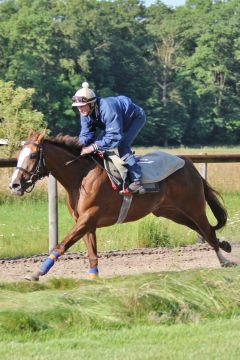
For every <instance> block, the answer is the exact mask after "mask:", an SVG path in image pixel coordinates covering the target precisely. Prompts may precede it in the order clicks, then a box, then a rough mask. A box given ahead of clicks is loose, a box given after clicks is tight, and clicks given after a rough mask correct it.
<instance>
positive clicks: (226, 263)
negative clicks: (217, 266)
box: [221, 261, 238, 267]
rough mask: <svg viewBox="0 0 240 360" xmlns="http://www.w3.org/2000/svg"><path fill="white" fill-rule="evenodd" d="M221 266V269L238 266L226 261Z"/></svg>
mask: <svg viewBox="0 0 240 360" xmlns="http://www.w3.org/2000/svg"><path fill="white" fill-rule="evenodd" d="M221 265H222V267H236V266H238V264H237V263H235V262H234V261H226V262H224V263H223V264H221Z"/></svg>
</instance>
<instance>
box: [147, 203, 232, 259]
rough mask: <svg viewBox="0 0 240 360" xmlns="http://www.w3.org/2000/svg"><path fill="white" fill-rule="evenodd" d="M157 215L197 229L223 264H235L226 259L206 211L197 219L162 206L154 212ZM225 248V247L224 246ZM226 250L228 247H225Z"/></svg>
mask: <svg viewBox="0 0 240 360" xmlns="http://www.w3.org/2000/svg"><path fill="white" fill-rule="evenodd" d="M153 214H154V215H155V216H163V217H165V218H167V219H170V220H172V221H174V222H176V223H178V224H181V225H185V226H187V227H189V228H190V229H192V230H195V231H196V232H197V233H199V234H200V235H201V236H202V237H203V238H204V239H205V240H206V241H207V242H208V243H209V245H211V246H212V247H213V249H214V250H215V252H216V255H217V258H218V260H219V262H220V264H221V266H235V265H236V264H234V263H233V262H231V261H229V260H228V259H226V258H225V257H224V256H223V255H222V253H221V250H220V248H219V247H220V246H221V247H222V245H221V244H220V242H219V240H218V239H217V237H216V232H215V230H214V228H213V226H211V225H210V224H209V221H208V219H207V216H206V214H205V213H203V214H202V215H198V216H197V217H196V216H195V219H193V218H192V217H191V216H188V215H187V214H186V213H184V212H183V211H180V210H177V209H173V208H172V209H167V208H165V209H164V207H163V208H160V209H158V210H156V211H154V212H153ZM223 249H224V247H223ZM224 250H226V249H224Z"/></svg>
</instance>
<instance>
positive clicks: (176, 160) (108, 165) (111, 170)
mask: <svg viewBox="0 0 240 360" xmlns="http://www.w3.org/2000/svg"><path fill="white" fill-rule="evenodd" d="M136 159H137V162H138V165H139V166H140V167H141V171H142V177H141V182H142V184H143V186H144V188H145V190H146V192H158V191H159V190H160V184H159V182H160V181H161V180H163V179H165V178H167V177H168V176H170V175H171V174H173V173H174V172H175V171H177V170H179V169H181V168H182V167H183V166H184V164H185V161H184V160H183V159H181V158H180V157H178V156H176V155H172V154H168V153H165V152H164V151H160V150H156V151H154V152H151V153H149V154H146V155H143V156H136ZM103 160H104V167H105V169H106V171H107V174H108V176H109V179H110V181H111V183H112V187H113V189H114V190H118V191H122V192H123V193H124V191H125V189H126V188H127V187H128V185H129V183H130V180H129V177H128V169H127V165H126V163H125V162H124V161H123V160H122V159H121V158H120V157H119V156H118V155H116V153H115V152H114V151H106V152H105V153H104V156H103Z"/></svg>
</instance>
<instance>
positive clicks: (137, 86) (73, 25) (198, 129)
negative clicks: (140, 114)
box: [0, 0, 240, 146]
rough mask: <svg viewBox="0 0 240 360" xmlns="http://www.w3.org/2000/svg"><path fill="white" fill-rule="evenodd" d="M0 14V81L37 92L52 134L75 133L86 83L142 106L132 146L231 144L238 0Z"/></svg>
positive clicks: (135, 2) (120, 3)
mask: <svg viewBox="0 0 240 360" xmlns="http://www.w3.org/2000/svg"><path fill="white" fill-rule="evenodd" d="M76 9H81V14H83V13H84V16H82V15H79V16H78V15H77V14H76ZM0 20H1V21H0V65H1V66H0V79H1V80H3V81H5V82H7V83H8V82H9V81H14V83H15V84H16V86H18V87H22V88H25V89H28V88H34V89H35V92H34V93H33V94H32V99H33V108H36V109H38V110H39V111H40V112H42V113H43V114H44V118H45V119H46V121H47V125H48V128H50V129H51V131H52V133H55V134H56V133H58V132H64V133H68V134H71V135H76V134H77V133H78V132H79V124H78V120H77V118H76V114H75V113H74V112H73V111H72V109H71V97H72V95H73V94H74V92H75V91H76V89H78V88H79V87H80V85H81V83H82V82H83V81H84V80H88V81H89V83H90V85H91V87H92V88H93V89H94V90H95V91H96V92H97V94H98V95H101V96H109V95H118V94H125V95H127V96H130V97H131V98H132V99H133V101H135V102H136V103H138V104H139V105H141V106H142V107H143V108H144V109H145V111H146V114H147V119H148V123H147V125H146V126H145V128H144V129H143V131H142V132H141V133H140V135H139V137H138V140H137V141H138V144H143V145H150V144H151V145H153V144H155V145H161V146H162V145H164V146H166V145H168V144H170V145H176V144H184V145H194V144H202V145H205V144H232V145H233V144H237V143H239V140H240V121H239V110H240V97H239V81H240V78H239V76H240V75H239V74H240V71H239V70H240V69H239V66H240V63H239V59H240V55H239V54H240V41H239V38H240V29H239V26H238V25H239V21H240V3H239V1H238V0H227V1H221V0H218V1H212V0H204V1H198V0H188V1H187V2H186V5H185V6H181V7H177V8H176V9H173V8H169V7H167V6H166V5H164V4H163V3H162V2H161V1H156V3H155V4H153V5H151V6H149V7H146V6H144V5H143V2H142V1H140V0H130V1H129V0H114V1H106V0H104V1H97V0H92V1H86V0H66V1H55V0H50V1H49V0H48V1H47V0H44V1H38V0H32V1H30V0H5V1H1V2H0Z"/></svg>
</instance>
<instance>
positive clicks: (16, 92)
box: [0, 80, 44, 157]
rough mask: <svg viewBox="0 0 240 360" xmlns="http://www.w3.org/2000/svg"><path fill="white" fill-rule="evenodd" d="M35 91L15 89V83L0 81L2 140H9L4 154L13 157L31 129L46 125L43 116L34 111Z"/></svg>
mask: <svg viewBox="0 0 240 360" xmlns="http://www.w3.org/2000/svg"><path fill="white" fill-rule="evenodd" d="M33 94H34V89H30V88H29V89H23V88H21V87H18V88H16V89H15V88H14V83H13V82H8V83H4V82H3V81H1V80H0V123H1V127H0V138H3V139H7V140H8V146H7V147H4V149H3V152H5V154H6V155H7V156H8V157H11V156H12V154H13V152H14V151H15V150H16V149H18V148H19V145H20V141H21V140H25V139H26V137H27V133H28V131H29V129H30V128H33V129H39V128H40V127H41V126H43V125H44V121H43V114H41V113H40V112H38V111H35V110H33V108H32V104H31V99H32V95H33Z"/></svg>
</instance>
